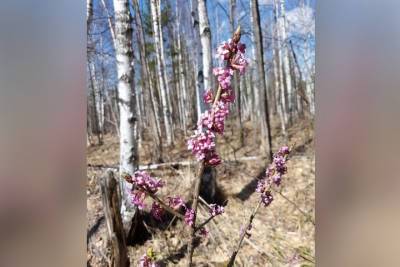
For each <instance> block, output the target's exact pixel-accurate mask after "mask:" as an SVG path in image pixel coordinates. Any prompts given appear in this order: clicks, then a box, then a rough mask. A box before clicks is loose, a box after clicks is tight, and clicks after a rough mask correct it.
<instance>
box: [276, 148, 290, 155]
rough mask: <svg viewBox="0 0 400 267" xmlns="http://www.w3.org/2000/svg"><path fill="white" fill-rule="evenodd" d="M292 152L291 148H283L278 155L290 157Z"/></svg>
mask: <svg viewBox="0 0 400 267" xmlns="http://www.w3.org/2000/svg"><path fill="white" fill-rule="evenodd" d="M289 152H290V150H289V147H288V146H283V147H281V148H280V149H279V151H278V153H279V154H281V155H283V156H284V155H288V154H289Z"/></svg>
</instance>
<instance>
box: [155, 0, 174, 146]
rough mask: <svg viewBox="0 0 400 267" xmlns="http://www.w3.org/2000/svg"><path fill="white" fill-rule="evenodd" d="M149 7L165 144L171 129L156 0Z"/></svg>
mask: <svg viewBox="0 0 400 267" xmlns="http://www.w3.org/2000/svg"><path fill="white" fill-rule="evenodd" d="M150 8H151V16H152V21H153V32H154V44H155V47H156V60H157V72H158V81H159V86H160V96H161V105H162V109H163V116H164V127H165V133H166V138H167V144H168V145H170V144H172V130H171V121H170V116H169V115H170V114H169V110H168V102H167V92H166V87H165V79H164V69H163V67H164V65H163V61H162V56H161V44H160V35H159V29H160V27H159V25H158V24H159V20H158V14H157V13H158V12H157V0H151V1H150Z"/></svg>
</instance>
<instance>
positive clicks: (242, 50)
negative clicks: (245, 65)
mask: <svg viewBox="0 0 400 267" xmlns="http://www.w3.org/2000/svg"><path fill="white" fill-rule="evenodd" d="M236 47H237V49H238V50H239V52H240V53H243V54H244V53H245V52H246V45H245V44H243V43H241V42H238V43H237V45H236Z"/></svg>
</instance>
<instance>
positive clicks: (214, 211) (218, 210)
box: [210, 204, 224, 216]
mask: <svg viewBox="0 0 400 267" xmlns="http://www.w3.org/2000/svg"><path fill="white" fill-rule="evenodd" d="M222 213H224V207H222V206H219V205H217V204H211V205H210V214H211V216H217V215H220V214H222Z"/></svg>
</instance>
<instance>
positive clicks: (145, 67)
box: [132, 0, 162, 160]
mask: <svg viewBox="0 0 400 267" xmlns="http://www.w3.org/2000/svg"><path fill="white" fill-rule="evenodd" d="M132 3H133V7H134V10H135V22H136V26H137V31H136V33H137V37H138V43H139V54H140V62H141V64H142V68H141V69H142V74H143V80H144V86H145V88H146V94H145V95H146V100H148V101H150V103H151V104H150V107H151V111H152V117H153V118H152V122H153V125H154V128H155V130H156V134H155V136H154V137H155V141H156V144H157V150H158V153H157V155H156V157H157V160H161V158H162V136H161V126H160V119H159V118H158V114H159V113H158V103H157V102H156V100H155V98H154V96H153V90H154V88H155V87H156V86H155V83H154V82H153V80H152V79H151V77H150V68H149V64H148V62H147V50H146V46H145V39H144V32H143V25H142V17H141V13H140V9H139V3H138V0H132Z"/></svg>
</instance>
